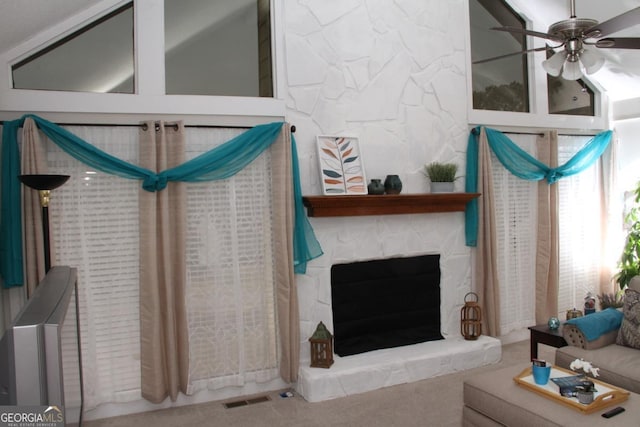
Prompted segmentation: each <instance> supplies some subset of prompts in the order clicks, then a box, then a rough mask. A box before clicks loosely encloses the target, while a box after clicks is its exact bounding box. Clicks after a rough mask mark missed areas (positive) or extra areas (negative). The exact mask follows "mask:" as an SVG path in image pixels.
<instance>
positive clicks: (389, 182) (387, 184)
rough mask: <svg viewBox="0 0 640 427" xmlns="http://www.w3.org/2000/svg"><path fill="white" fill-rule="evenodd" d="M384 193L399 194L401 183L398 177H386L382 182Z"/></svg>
mask: <svg viewBox="0 0 640 427" xmlns="http://www.w3.org/2000/svg"><path fill="white" fill-rule="evenodd" d="M384 191H385V192H386V193H387V194H400V192H401V191H402V181H400V177H399V176H398V175H387V178H386V179H385V180H384Z"/></svg>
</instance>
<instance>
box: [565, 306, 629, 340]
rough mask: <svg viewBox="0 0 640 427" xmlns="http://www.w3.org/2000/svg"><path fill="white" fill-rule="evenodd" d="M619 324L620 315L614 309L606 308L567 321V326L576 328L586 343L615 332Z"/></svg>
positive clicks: (620, 320)
mask: <svg viewBox="0 0 640 427" xmlns="http://www.w3.org/2000/svg"><path fill="white" fill-rule="evenodd" d="M621 323H622V313H621V312H619V311H618V310H616V309H615V308H607V309H606V310H602V311H597V312H595V313H592V314H588V315H586V316H582V317H576V318H574V319H569V320H567V324H569V325H574V326H575V327H577V328H578V329H579V330H580V331H581V332H582V334H583V335H584V337H585V338H586V339H587V341H593V340H596V339H598V338H599V337H600V336H601V335H604V334H606V333H607V332H611V331H617V330H618V328H619V327H620V324H621Z"/></svg>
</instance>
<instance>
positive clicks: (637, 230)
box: [614, 182, 640, 289]
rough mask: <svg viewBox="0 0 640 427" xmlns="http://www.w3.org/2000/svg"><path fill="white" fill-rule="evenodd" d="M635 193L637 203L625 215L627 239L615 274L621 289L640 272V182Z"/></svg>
mask: <svg viewBox="0 0 640 427" xmlns="http://www.w3.org/2000/svg"><path fill="white" fill-rule="evenodd" d="M634 193H635V198H634V199H635V202H636V205H635V206H634V207H633V208H631V210H630V211H629V213H628V214H627V216H626V217H625V223H626V225H627V226H628V232H627V239H626V242H625V245H624V248H623V250H622V256H621V257H620V261H619V262H618V272H617V273H616V275H615V276H614V279H615V281H616V282H617V283H618V285H620V289H624V288H626V287H627V285H628V284H629V282H630V281H631V279H632V278H633V277H635V276H637V275H639V274H640V205H639V203H640V182H639V183H638V184H637V186H636V189H635V190H634Z"/></svg>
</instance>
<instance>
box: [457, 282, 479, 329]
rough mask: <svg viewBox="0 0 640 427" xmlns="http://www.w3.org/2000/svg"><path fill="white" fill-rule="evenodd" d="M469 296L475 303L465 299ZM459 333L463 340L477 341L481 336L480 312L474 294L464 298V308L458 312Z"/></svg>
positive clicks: (471, 293)
mask: <svg viewBox="0 0 640 427" xmlns="http://www.w3.org/2000/svg"><path fill="white" fill-rule="evenodd" d="M469 296H471V297H472V298H473V299H475V301H474V300H472V298H469V299H467V298H468V297H469ZM460 333H461V334H462V336H463V337H464V339H465V340H477V339H478V337H479V336H480V335H482V310H481V309H480V305H479V304H478V295H477V294H476V293H474V292H469V293H467V294H466V295H465V296H464V306H463V307H462V310H461V311H460Z"/></svg>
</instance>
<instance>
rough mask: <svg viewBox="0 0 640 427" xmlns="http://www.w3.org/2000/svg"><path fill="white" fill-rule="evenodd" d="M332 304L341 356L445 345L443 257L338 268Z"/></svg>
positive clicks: (334, 274)
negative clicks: (427, 344)
mask: <svg viewBox="0 0 640 427" xmlns="http://www.w3.org/2000/svg"><path fill="white" fill-rule="evenodd" d="M331 304H332V308H333V328H334V351H335V353H336V354H338V355H339V356H349V355H353V354H359V353H364V352H367V351H372V350H378V349H383V348H392V347H399V346H403V345H409V344H416V343H420V342H425V341H433V340H439V339H443V337H442V335H441V334H440V255H421V256H415V257H409V258H389V259H381V260H373V261H362V262H354V263H349V264H336V265H333V266H332V267H331Z"/></svg>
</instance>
